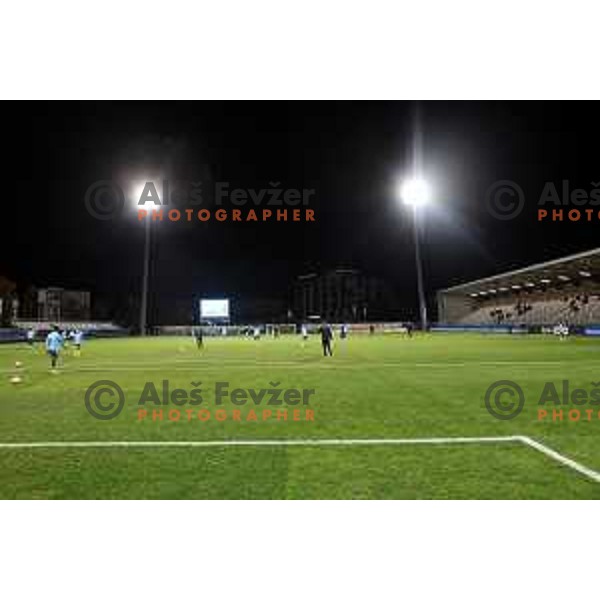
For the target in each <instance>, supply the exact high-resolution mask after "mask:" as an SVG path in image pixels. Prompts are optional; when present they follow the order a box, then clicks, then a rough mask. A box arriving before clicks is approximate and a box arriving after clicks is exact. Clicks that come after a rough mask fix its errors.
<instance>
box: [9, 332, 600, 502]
mask: <svg viewBox="0 0 600 600" xmlns="http://www.w3.org/2000/svg"><path fill="white" fill-rule="evenodd" d="M205 341H206V347H205V349H204V350H203V351H201V352H199V351H198V350H197V349H196V348H195V346H194V345H193V343H192V341H191V340H190V339H188V338H148V339H146V340H141V339H119V340H97V341H89V342H88V343H86V344H85V345H84V349H83V353H82V356H81V357H75V356H69V355H67V356H65V360H64V363H65V364H64V367H63V368H62V369H61V370H60V372H59V373H58V374H52V373H50V372H49V370H48V361H47V358H46V357H45V356H44V355H43V354H40V353H38V352H32V351H31V350H30V349H29V348H27V347H26V346H24V345H19V346H17V345H4V346H0V442H1V443H11V442H51V441H125V440H145V441H188V440H224V439H227V440H257V439H304V438H311V439H314V438H423V437H454V436H461V437H462V436H467V437H470V436H477V437H479V436H510V435H527V436H530V437H532V438H534V439H536V440H538V441H541V442H542V443H544V444H546V445H548V446H550V447H551V448H553V449H554V450H557V451H559V452H561V453H563V454H564V455H566V456H568V457H570V458H572V459H574V460H576V461H578V462H580V463H582V464H584V465H585V466H587V467H589V468H592V469H595V470H596V471H600V420H599V419H598V418H597V414H598V410H600V407H598V406H597V407H595V411H594V414H595V415H596V416H595V417H594V420H592V421H591V422H579V423H572V422H568V421H563V422H552V421H546V422H540V421H538V419H537V409H538V406H537V400H538V398H539V396H540V393H541V391H542V389H543V386H544V382H546V381H554V382H557V384H559V383H560V381H561V380H562V379H569V380H570V382H571V387H572V388H574V387H582V388H585V389H587V390H590V389H591V382H593V381H599V380H600V370H599V365H600V340H591V339H583V338H580V339H569V340H567V341H565V342H560V341H559V340H557V339H554V338H552V337H537V336H523V337H510V336H479V335H477V334H472V335H460V334H448V335H445V334H434V335H427V336H415V337H414V338H413V339H406V338H404V337H401V336H375V337H370V336H358V335H356V336H352V337H351V338H350V339H349V340H347V341H346V342H345V343H342V342H340V341H339V340H338V341H337V342H336V348H335V356H334V357H333V358H327V359H325V358H323V357H322V356H321V353H320V346H319V342H318V340H317V338H311V339H310V340H309V341H308V342H307V344H306V345H305V346H303V345H302V343H301V341H300V340H299V339H298V338H296V337H286V336H284V337H281V338H279V339H266V338H265V339H262V340H260V341H258V342H255V341H253V340H246V339H218V338H215V339H212V338H208V339H206V340H205ZM15 361H22V362H23V364H24V366H23V368H21V369H19V370H18V369H16V368H15V366H14V365H15ZM17 371H18V372H19V373H20V374H21V377H22V378H23V381H22V383H20V384H18V385H13V384H11V383H10V382H9V379H10V377H11V376H12V375H14V374H15V373H16V372H17ZM100 379H110V380H113V381H115V382H117V383H118V384H119V385H120V386H121V388H122V389H123V391H124V393H125V397H126V404H125V407H124V409H123V411H122V412H121V414H120V415H119V416H118V417H117V418H115V419H113V420H107V421H100V420H96V419H94V418H92V417H91V416H90V414H89V413H88V412H87V410H86V408H85V405H84V396H85V392H86V389H87V388H88V387H89V386H90V385H91V384H92V383H93V382H95V381H97V380H100ZM163 379H168V380H169V381H170V388H171V389H174V388H177V387H179V388H183V389H186V390H190V389H192V383H191V382H196V383H197V382H198V381H201V382H202V386H201V387H202V390H203V394H202V395H203V398H204V401H203V403H202V405H201V406H200V407H190V406H185V407H180V410H181V411H183V412H182V415H185V412H184V411H185V409H186V408H187V409H191V408H193V409H194V414H196V413H197V411H198V409H199V408H205V409H207V410H209V411H210V412H211V416H212V418H211V419H210V420H208V421H200V420H198V419H197V418H194V419H193V420H191V421H188V420H187V417H185V416H184V417H183V418H182V419H181V420H180V421H179V422H172V421H169V420H168V419H167V418H166V414H167V413H166V411H167V410H168V409H170V408H171V409H172V408H178V407H175V406H169V407H162V408H163V410H164V411H165V412H164V415H163V416H164V420H163V421H152V419H150V418H147V419H145V420H142V421H139V420H138V409H139V408H140V407H139V406H138V400H139V398H140V395H141V393H142V390H143V388H144V384H145V382H147V381H153V382H154V383H155V384H156V387H157V389H158V390H159V391H160V389H161V382H162V380H163ZM501 379H508V380H513V381H515V382H517V383H518V384H519V385H521V387H522V388H523V390H524V393H525V396H526V403H525V409H524V411H523V412H522V413H521V414H520V415H519V416H518V417H516V418H515V419H513V420H509V421H500V420H496V419H494V418H492V417H491V416H490V414H489V413H488V412H487V410H486V408H485V406H484V400H483V399H484V394H485V391H486V389H487V388H488V386H489V385H490V384H491V383H493V382H494V381H497V380H501ZM218 381H229V382H230V389H233V388H235V387H240V388H246V389H248V388H254V389H261V388H270V387H271V384H270V382H279V388H283V389H287V388H299V389H302V388H313V389H315V394H314V396H311V398H310V405H309V406H308V407H300V408H301V409H302V411H303V410H304V408H309V409H311V410H314V421H307V420H300V421H297V422H294V421H293V420H291V419H292V413H291V411H292V409H293V407H288V412H289V419H288V421H287V422H283V421H277V420H274V419H269V420H265V421H263V420H261V415H262V410H263V409H264V408H267V409H271V410H273V412H274V411H275V410H277V408H285V407H270V406H269V407H265V406H259V407H258V408H256V407H255V408H256V411H257V413H258V420H257V421H256V422H251V421H250V422H249V421H246V420H244V418H245V417H246V416H247V414H248V412H249V411H250V409H251V408H253V406H252V402H251V401H249V404H247V405H246V406H242V407H235V406H233V405H232V404H231V403H230V402H225V404H223V406H221V407H216V406H215V399H214V393H213V390H214V386H215V383H216V382H218ZM146 408H147V409H148V410H149V412H150V413H151V410H152V408H153V407H152V406H150V407H148V406H147V407H146ZM157 408H159V407H157ZM216 408H223V409H225V410H226V411H227V413H228V415H229V416H231V414H232V410H233V409H238V410H240V412H241V415H242V420H241V421H239V422H238V421H233V420H231V419H230V418H229V419H228V420H226V421H223V422H219V421H217V420H216V419H215V418H214V414H215V410H216ZM583 408H584V409H585V408H592V407H583ZM0 497H2V498H293V499H302V498H600V484H597V483H594V482H593V481H591V480H589V479H586V478H585V477H584V476H583V475H581V474H579V473H577V472H575V471H573V470H571V469H568V468H566V467H565V466H562V465H560V464H558V463H556V462H554V461H553V460H551V459H550V458H548V457H547V456H544V455H543V454H541V453H539V452H537V451H535V450H534V449H531V448H527V447H525V446H523V445H520V444H485V445H484V444H481V445H479V444H477V445H468V446H456V445H442V446H414V445H406V446H404V445H402V446H352V447H301V446H287V447H271V446H269V447H265V446H261V447H246V446H244V447H211V448H205V447H194V448H190V447H168V448H165V447H149V448H139V447H136V448H38V449H31V448H0Z"/></svg>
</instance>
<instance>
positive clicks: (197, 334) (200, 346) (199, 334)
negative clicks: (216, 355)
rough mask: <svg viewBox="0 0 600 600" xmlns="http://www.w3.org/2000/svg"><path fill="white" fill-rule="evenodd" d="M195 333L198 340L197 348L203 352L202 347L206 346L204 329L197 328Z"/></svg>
mask: <svg viewBox="0 0 600 600" xmlns="http://www.w3.org/2000/svg"><path fill="white" fill-rule="evenodd" d="M193 333H194V338H195V340H196V346H197V348H198V350H201V349H202V346H203V345H204V340H203V338H202V327H197V328H196V330H195V331H194V332H193Z"/></svg>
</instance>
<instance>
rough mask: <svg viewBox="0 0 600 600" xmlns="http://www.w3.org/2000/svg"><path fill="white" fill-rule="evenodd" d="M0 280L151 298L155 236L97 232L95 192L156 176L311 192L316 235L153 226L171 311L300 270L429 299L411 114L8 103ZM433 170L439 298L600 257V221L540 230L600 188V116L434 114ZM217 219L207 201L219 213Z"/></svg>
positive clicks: (288, 106)
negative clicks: (179, 301) (142, 291)
mask: <svg viewBox="0 0 600 600" xmlns="http://www.w3.org/2000/svg"><path fill="white" fill-rule="evenodd" d="M2 109H3V110H2V117H3V118H2V133H3V142H4V144H3V146H4V152H3V161H4V173H5V179H6V181H7V183H8V186H7V190H6V191H7V193H6V194H5V195H4V198H3V201H2V217H1V219H2V220H1V223H2V225H1V235H0V244H1V248H0V249H1V253H0V274H5V275H7V276H9V277H11V278H14V279H16V280H18V281H20V282H31V283H33V284H35V285H39V286H43V285H60V286H64V287H77V288H84V289H91V290H92V291H93V292H94V293H95V294H98V295H105V294H110V293H113V292H114V293H128V292H131V293H133V292H135V291H136V290H139V282H140V273H141V265H142V248H143V244H142V242H143V227H142V226H141V224H139V223H138V222H137V221H136V219H135V215H134V212H133V211H132V213H131V214H129V213H127V214H126V215H123V216H121V218H119V219H116V220H110V221H98V220H96V219H94V218H92V217H91V216H90V215H89V214H88V212H87V211H86V207H85V203H84V200H83V199H84V195H85V192H86V189H87V188H88V186H89V185H90V184H91V183H93V182H94V181H97V180H101V179H114V180H118V181H123V180H124V179H127V178H128V177H131V176H133V175H134V174H135V176H139V175H141V174H143V173H144V172H150V171H152V172H159V171H160V172H162V173H168V177H169V178H170V179H186V180H191V181H197V180H202V182H203V189H205V190H206V189H210V187H211V185H212V183H214V182H215V181H228V182H230V183H231V186H232V187H234V186H240V187H244V188H262V187H268V186H269V182H271V181H280V182H281V187H285V188H314V189H315V190H316V196H315V199H314V200H313V201H312V202H311V208H314V210H315V212H316V219H317V221H316V223H287V224H283V223H272V224H264V223H257V224H253V223H215V222H212V221H211V222H210V223H208V224H205V225H203V224H199V223H197V222H195V223H166V224H161V225H159V226H158V227H156V228H155V230H154V231H155V235H154V241H153V245H152V249H153V257H154V263H153V264H154V267H153V272H152V289H153V291H154V292H155V293H156V296H157V298H159V300H158V301H159V302H162V303H163V304H168V302H170V301H171V298H172V297H174V296H177V297H180V298H181V297H189V296H191V295H192V294H197V295H211V294H219V295H227V296H233V297H235V298H244V299H246V300H248V299H249V298H255V297H269V296H282V295H285V291H286V289H287V286H288V284H289V282H290V280H291V279H292V278H293V277H294V276H295V275H297V274H300V273H302V272H303V271H304V270H306V269H308V268H311V267H315V266H322V267H332V266H338V265H344V266H350V265H352V266H357V267H359V268H361V269H363V270H365V271H366V272H368V273H370V274H373V275H376V276H379V277H382V278H383V279H385V280H386V281H388V282H389V284H391V285H392V286H394V287H395V288H397V289H398V290H399V291H400V294H401V298H402V301H403V302H405V303H406V304H407V305H412V304H414V302H415V273H414V255H413V246H412V237H411V229H410V226H411V221H410V218H409V216H410V215H409V213H407V212H406V210H405V209H404V208H403V207H401V206H400V205H399V204H398V202H397V201H396V199H395V197H394V187H395V181H396V179H397V177H398V174H399V173H402V172H403V171H406V169H407V168H408V167H409V165H410V148H411V140H412V131H413V115H414V103H410V102H176V103H174V102H97V103H96V102H20V103H13V102H4V103H3V104H2ZM419 110H420V120H421V126H422V130H423V167H424V171H425V173H426V175H427V177H428V179H429V180H430V181H431V182H432V187H433V190H434V199H435V206H433V207H431V208H430V209H428V214H427V223H426V227H425V232H424V265H425V276H426V285H427V288H428V292H429V294H430V295H431V294H432V293H433V292H434V291H435V290H436V289H438V288H440V287H445V286H447V285H450V284H454V283H459V282H462V281H466V280H468V279H470V278H474V277H480V276H484V275H491V274H494V273H497V272H500V271H502V270H506V269H509V268H515V267H519V266H524V265H527V264H530V263H532V262H536V261H540V260H545V259H550V258H556V257H559V256H562V255H566V254H568V253H571V252H575V251H579V250H586V249H589V248H592V247H594V246H596V245H600V244H598V234H597V231H598V229H599V226H600V221H597V222H593V223H569V222H566V223H554V224H553V223H549V222H548V223H546V222H542V223H539V222H537V220H536V211H537V199H538V197H539V196H540V194H541V191H542V189H543V187H544V184H545V182H547V181H554V182H555V183H557V184H558V185H560V183H561V181H562V180H563V179H568V180H569V181H570V182H571V185H572V187H582V188H585V189H587V190H590V189H591V185H592V184H591V182H592V181H596V182H600V161H599V157H598V154H599V153H598V150H597V147H598V143H599V140H600V120H599V119H598V118H597V117H598V104H597V103H585V102H578V103H569V102H565V103H559V102H423V103H420V106H419ZM504 179H507V180H512V181H515V182H516V183H518V184H519V186H520V187H521V188H522V189H523V192H524V194H525V198H526V203H525V208H524V210H523V212H522V213H521V214H520V215H519V217H517V218H516V219H514V220H510V221H499V220H497V219H495V218H493V217H492V216H491V215H490V214H489V212H488V210H487V208H486V204H485V202H484V197H485V193H486V190H487V189H488V188H489V186H490V185H492V184H493V183H494V182H495V181H497V180H504ZM205 206H206V207H207V208H210V204H206V205H205Z"/></svg>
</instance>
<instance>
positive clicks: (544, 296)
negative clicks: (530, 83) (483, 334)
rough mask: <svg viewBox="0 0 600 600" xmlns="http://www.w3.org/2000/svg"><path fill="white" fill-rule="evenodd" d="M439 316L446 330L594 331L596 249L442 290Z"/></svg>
mask: <svg viewBox="0 0 600 600" xmlns="http://www.w3.org/2000/svg"><path fill="white" fill-rule="evenodd" d="M438 315H439V322H440V323H441V324H446V325H467V326H486V327H489V326H531V327H541V326H551V325H555V324H557V323H564V324H566V325H570V326H581V327H586V326H589V325H599V324H600V248H598V249H595V250H591V251H589V252H583V253H580V254H575V255H573V256H568V257H566V258H562V259H558V260H553V261H549V262H546V263H542V264H537V265H533V266H531V267H527V268H524V269H518V270H515V271H510V272H507V273H502V274H500V275H495V276H492V277H486V278H484V279H478V280H476V281H472V282H469V283H465V284H461V285H458V286H454V287H451V288H448V289H446V290H441V291H440V292H438Z"/></svg>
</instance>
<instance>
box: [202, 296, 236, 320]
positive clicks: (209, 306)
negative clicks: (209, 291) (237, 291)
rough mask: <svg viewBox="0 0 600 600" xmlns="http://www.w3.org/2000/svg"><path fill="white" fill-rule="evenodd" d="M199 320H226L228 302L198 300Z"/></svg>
mask: <svg viewBox="0 0 600 600" xmlns="http://www.w3.org/2000/svg"><path fill="white" fill-rule="evenodd" d="M200 318H202V319H228V318H229V300H228V299H221V300H200Z"/></svg>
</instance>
